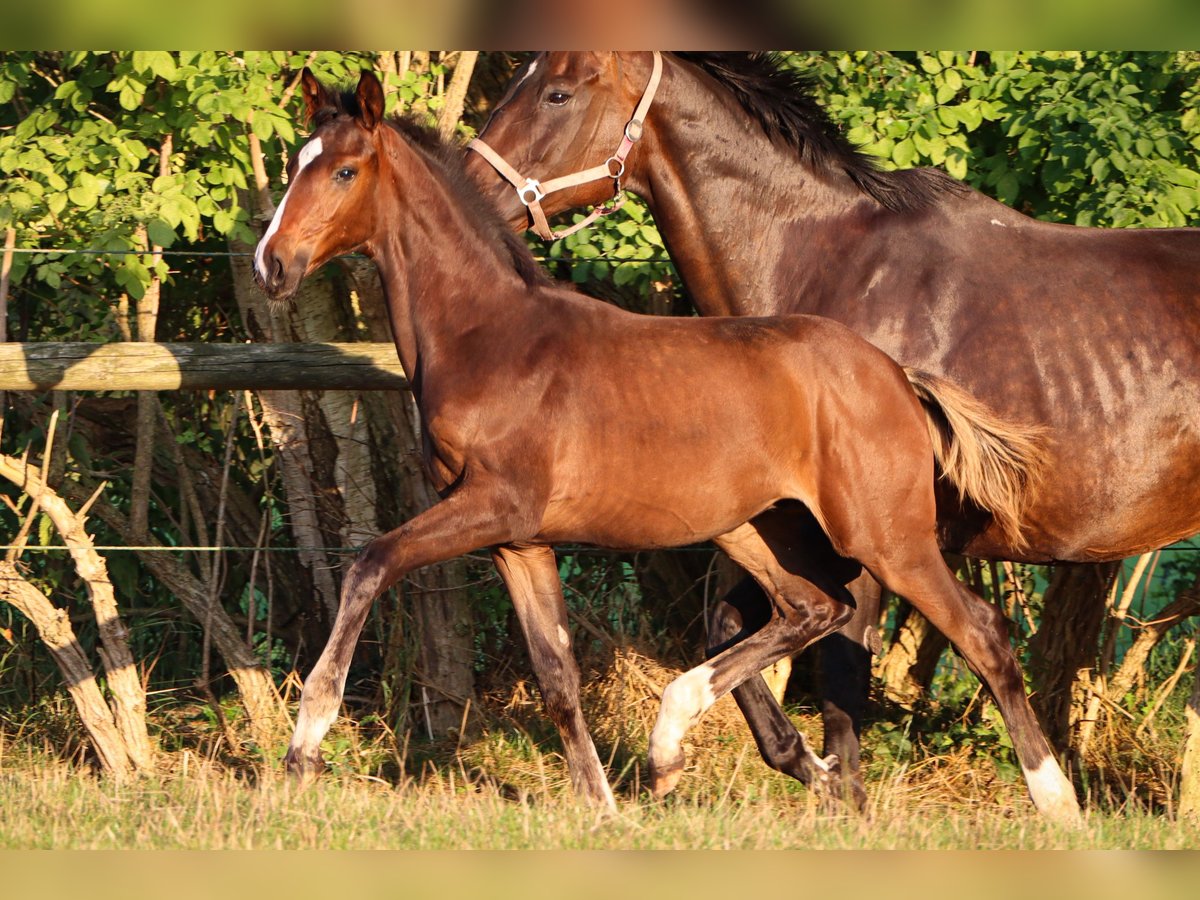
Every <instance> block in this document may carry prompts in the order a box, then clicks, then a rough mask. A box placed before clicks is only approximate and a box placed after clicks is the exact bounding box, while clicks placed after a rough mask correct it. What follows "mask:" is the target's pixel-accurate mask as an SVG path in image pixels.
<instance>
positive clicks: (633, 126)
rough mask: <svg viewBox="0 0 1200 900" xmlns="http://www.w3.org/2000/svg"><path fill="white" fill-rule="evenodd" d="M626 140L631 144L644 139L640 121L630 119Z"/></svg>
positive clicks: (626, 128) (626, 129)
mask: <svg viewBox="0 0 1200 900" xmlns="http://www.w3.org/2000/svg"><path fill="white" fill-rule="evenodd" d="M625 138H626V139H627V140H628V141H629V143H631V144H636V143H637V142H638V141H640V140H641V139H642V123H641V121H640V120H638V119H630V120H629V121H628V122H627V123H626V125H625Z"/></svg>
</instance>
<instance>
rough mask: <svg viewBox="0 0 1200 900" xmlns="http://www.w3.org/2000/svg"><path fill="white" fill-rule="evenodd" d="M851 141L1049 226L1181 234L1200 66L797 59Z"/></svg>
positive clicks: (1097, 60)
mask: <svg viewBox="0 0 1200 900" xmlns="http://www.w3.org/2000/svg"><path fill="white" fill-rule="evenodd" d="M792 62H793V64H795V65H798V66H800V67H802V68H804V69H805V71H807V72H810V73H811V74H812V75H813V76H814V77H815V78H816V79H817V83H818V85H819V92H820V95H821V98H822V99H823V101H824V102H825V104H826V106H827V108H828V110H829V112H830V114H831V115H832V116H833V118H834V119H835V120H836V121H837V122H838V123H840V124H841V125H842V126H843V127H844V128H845V129H846V132H845V133H846V137H847V138H849V140H851V141H852V142H854V143H856V144H860V145H862V146H863V148H864V149H865V150H866V151H867V152H868V153H871V154H873V155H875V156H878V157H879V158H880V160H881V163H882V165H884V166H885V167H889V168H907V167H910V166H916V165H934V166H941V167H943V168H945V169H946V171H948V172H949V173H950V174H951V175H954V176H955V177H957V178H961V179H964V180H965V181H967V182H968V183H969V184H971V185H972V186H973V187H975V188H978V189H979V190H981V191H983V192H984V193H987V194H990V195H991V196H994V197H995V198H997V199H998V200H1000V201H1002V202H1003V203H1006V204H1008V205H1010V206H1014V207H1016V208H1017V209H1020V210H1021V211H1022V212H1026V213H1028V214H1030V215H1033V216H1036V217H1038V218H1044V219H1050V220H1054V221H1066V222H1074V223H1075V224H1079V225H1109V226H1127V225H1157V226H1167V225H1173V226H1179V225H1185V224H1188V223H1189V222H1192V221H1194V220H1195V212H1196V205H1197V202H1198V200H1197V188H1200V122H1197V116H1196V111H1195V108H1194V107H1195V100H1196V96H1197V89H1198V76H1200V64H1198V61H1197V58H1196V55H1195V54H1184V53H1176V52H1170V51H1167V52H1157V53H1143V52H1117V51H1087V52H1077V51H1071V52H1034V51H1018V52H993V53H970V54H968V53H965V52H962V51H940V52H937V53H932V52H916V53H896V54H891V53H880V52H874V51H869V52H854V53H834V54H809V55H804V56H796V57H793V58H792Z"/></svg>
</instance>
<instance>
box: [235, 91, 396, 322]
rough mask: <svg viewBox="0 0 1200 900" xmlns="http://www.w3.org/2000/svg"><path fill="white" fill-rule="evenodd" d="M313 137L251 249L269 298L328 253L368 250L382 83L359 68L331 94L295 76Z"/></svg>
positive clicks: (282, 293)
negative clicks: (351, 81)
mask: <svg viewBox="0 0 1200 900" xmlns="http://www.w3.org/2000/svg"><path fill="white" fill-rule="evenodd" d="M301 86H302V89H303V92H304V104H305V107H306V110H307V112H308V119H309V121H310V122H311V123H312V124H313V126H314V128H313V133H312V137H310V138H309V140H308V143H306V144H305V145H304V146H303V147H301V148H300V152H299V153H297V154H296V155H295V156H294V157H292V159H291V160H290V161H289V162H288V189H287V193H286V194H285V195H284V197H283V199H282V200H281V201H280V203H279V208H278V209H276V211H275V217H274V218H273V219H272V220H271V225H270V227H269V228H268V229H267V233H266V234H265V235H263V238H262V240H261V241H259V243H258V248H257V249H256V250H255V252H254V276H255V278H256V279H257V280H258V282H259V284H261V285H262V287H263V289H264V290H265V291H266V292H267V294H268V295H270V296H271V298H272V299H273V300H276V301H285V300H288V299H289V298H290V297H291V296H292V295H293V294H295V292H296V288H297V287H299V285H300V281H301V280H302V279H303V278H304V276H305V275H307V274H308V273H309V272H312V271H314V270H315V269H317V268H319V267H320V266H321V265H322V264H323V263H325V262H327V261H328V260H329V259H331V258H332V257H334V256H337V255H338V254H341V253H348V252H350V251H352V250H356V249H360V248H363V247H368V246H369V243H370V241H371V238H372V237H373V236H374V234H375V231H376V224H377V218H378V206H379V204H380V203H381V202H383V198H382V197H381V196H380V191H379V190H378V184H379V182H378V177H379V174H380V171H381V169H382V166H383V161H384V159H385V149H384V141H383V136H382V132H383V131H384V130H385V129H382V128H380V124H381V123H382V122H383V88H382V86H381V85H380V83H379V79H378V78H376V77H375V75H374V74H373V73H371V72H364V73H363V75H362V77H361V78H360V79H359V82H358V88H357V90H356V91H355V92H354V93H353V94H350V93H345V94H335V93H332V92H330V91H329V90H328V89H326V88H325V86H324V85H322V84H321V83H320V82H319V81H317V79H316V78H315V77H314V76H313V74H312V73H311V72H309V71H308V70H307V69H305V70H304V74H303V76H302V79H301Z"/></svg>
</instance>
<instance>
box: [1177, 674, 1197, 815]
mask: <svg viewBox="0 0 1200 900" xmlns="http://www.w3.org/2000/svg"><path fill="white" fill-rule="evenodd" d="M1186 715H1187V725H1186V730H1185V732H1184V734H1185V735H1186V737H1185V740H1184V744H1183V758H1182V759H1181V760H1180V761H1179V814H1180V815H1183V816H1189V817H1193V818H1194V817H1200V665H1197V666H1196V672H1195V674H1194V676H1193V681H1192V695H1191V696H1190V697H1189V698H1188V703H1187V713H1186Z"/></svg>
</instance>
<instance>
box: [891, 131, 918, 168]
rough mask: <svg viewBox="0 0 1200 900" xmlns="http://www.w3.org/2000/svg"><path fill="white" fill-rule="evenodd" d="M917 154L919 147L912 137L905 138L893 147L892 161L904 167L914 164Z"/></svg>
mask: <svg viewBox="0 0 1200 900" xmlns="http://www.w3.org/2000/svg"><path fill="white" fill-rule="evenodd" d="M916 156H917V148H916V145H915V144H914V143H913V141H912V138H905V139H904V140H902V141H900V142H899V143H897V144H896V146H895V147H893V148H892V161H893V162H895V163H896V165H897V166H899V167H900V168H902V169H905V168H908V167H909V166H911V165H912V161H913V160H914V159H915V158H916Z"/></svg>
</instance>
